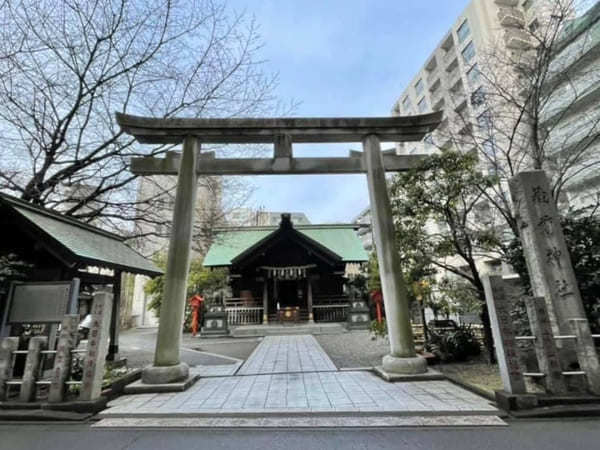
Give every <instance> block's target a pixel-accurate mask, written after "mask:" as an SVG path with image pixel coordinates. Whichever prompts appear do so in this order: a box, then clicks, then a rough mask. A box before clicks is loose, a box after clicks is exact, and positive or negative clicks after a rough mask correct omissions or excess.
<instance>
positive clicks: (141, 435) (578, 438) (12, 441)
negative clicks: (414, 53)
mask: <svg viewBox="0 0 600 450" xmlns="http://www.w3.org/2000/svg"><path fill="white" fill-rule="evenodd" d="M313 448H314V449H320V450H325V449H344V450H349V449H388V448H389V449H396V450H398V449H424V450H436V449H444V450H454V449H461V450H466V449H477V450H487V449H502V450H510V449H518V450H530V449H543V450H555V449H556V450H559V449H560V450H564V449H568V450H580V449H581V450H583V449H585V450H592V449H598V448H600V420H567V419H561V420H543V421H542V420H540V421H532V420H528V421H514V422H511V423H510V426H508V427H498V428H395V429H389V428H386V429H382V428H380V429H375V428H368V429H367V428H359V429H356V428H354V429H317V430H310V429H308V430H306V429H304V430H300V429H296V430H272V429H271V430H256V429H237V430H236V429H227V430H206V429H185V428H180V429H167V430H164V429H163V430H117V431H115V430H105V429H94V428H90V427H89V425H84V424H76V425H74V424H56V423H55V424H50V423H45V424H37V425H36V424H0V450H5V449H6V450H21V449H22V450H54V449H57V450H58V449H60V450H64V449H85V450H100V449H108V450H126V449H127V450H129V449H139V450H151V449H235V450H246V449H249V450H250V449H261V450H264V449H268V450H277V449H285V450H293V449H302V450H307V449H313Z"/></svg>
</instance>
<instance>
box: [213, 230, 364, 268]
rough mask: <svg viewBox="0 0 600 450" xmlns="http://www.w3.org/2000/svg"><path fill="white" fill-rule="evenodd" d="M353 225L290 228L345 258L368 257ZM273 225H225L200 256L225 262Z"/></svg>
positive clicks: (265, 234)
mask: <svg viewBox="0 0 600 450" xmlns="http://www.w3.org/2000/svg"><path fill="white" fill-rule="evenodd" d="M355 227H356V226H355V225H298V226H295V227H294V229H295V230H297V231H299V232H300V233H302V234H304V235H305V236H308V237H309V238H311V239H313V240H314V241H316V242H318V243H319V244H321V245H323V246H324V247H327V248H328V249H329V250H330V251H332V252H334V253H336V254H337V255H339V256H340V257H341V258H342V260H343V261H345V262H360V261H367V260H368V259H369V257H368V255H367V253H366V252H365V250H364V249H363V246H362V243H361V241H360V239H359V238H358V236H357V235H356V231H355V230H354V228H355ZM277 229H278V228H277V227H247V228H232V229H229V230H227V229H225V230H222V231H220V232H218V233H217V235H216V236H215V241H214V242H213V244H212V246H211V247H210V249H209V250H208V253H207V254H206V256H205V258H204V265H205V266H229V265H231V261H232V260H233V259H234V258H235V257H236V256H238V255H239V254H240V253H242V252H244V251H245V250H246V249H248V248H249V247H252V246H253V245H254V244H256V243H257V242H259V241H260V240H262V239H263V238H265V237H267V236H269V235H270V234H272V233H274V232H275V231H277Z"/></svg>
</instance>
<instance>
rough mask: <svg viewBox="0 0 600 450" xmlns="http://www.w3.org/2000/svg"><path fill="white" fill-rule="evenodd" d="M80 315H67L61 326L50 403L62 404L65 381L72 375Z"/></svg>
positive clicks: (49, 396)
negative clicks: (72, 352)
mask: <svg viewBox="0 0 600 450" xmlns="http://www.w3.org/2000/svg"><path fill="white" fill-rule="evenodd" d="M78 326H79V314H67V315H66V316H65V317H64V319H63V321H62V324H61V326H60V335H59V336H58V345H57V346H56V355H55V356H54V367H53V368H52V381H51V384H50V392H49V394H48V401H49V402H50V403H57V402H62V401H63V398H64V395H65V381H67V379H68V378H69V375H70V374H71V350H73V349H74V348H75V345H76V344H77V327H78Z"/></svg>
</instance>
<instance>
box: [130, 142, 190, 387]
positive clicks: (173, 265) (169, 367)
mask: <svg viewBox="0 0 600 450" xmlns="http://www.w3.org/2000/svg"><path fill="white" fill-rule="evenodd" d="M199 152H200V145H199V144H198V139H197V138H195V137H192V136H187V137H185V139H184V141H183V152H182V155H181V161H180V163H179V176H178V177H177V190H176V191H175V208H174V210H173V222H172V223H173V225H172V226H173V228H172V230H171V237H170V240H169V255H168V259H167V271H166V274H165V287H164V293H163V301H162V305H161V308H160V322H159V325H158V338H157V340H156V350H155V354H154V365H152V366H149V367H146V368H145V369H144V371H143V372H142V382H143V383H145V384H164V383H174V382H178V381H183V380H186V379H187V378H188V376H189V367H188V365H187V364H186V363H182V362H181V360H180V354H179V353H180V351H179V350H180V347H181V331H182V330H181V327H182V325H183V315H184V311H185V297H186V293H187V292H186V291H187V277H188V271H189V269H190V247H191V242H192V232H193V224H194V210H195V206H196V190H197V181H198V175H197V172H196V167H197V160H198V153H199Z"/></svg>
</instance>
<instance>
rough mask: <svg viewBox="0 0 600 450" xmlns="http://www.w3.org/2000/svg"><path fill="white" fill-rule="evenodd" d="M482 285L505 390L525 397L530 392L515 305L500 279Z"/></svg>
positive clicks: (489, 280)
mask: <svg viewBox="0 0 600 450" xmlns="http://www.w3.org/2000/svg"><path fill="white" fill-rule="evenodd" d="M482 281H483V289H484V291H485V302H486V304H487V307H488V314H489V315H490V323H491V326H492V335H493V336H494V343H495V344H496V355H497V356H498V368H499V369H500V377H501V378H502V384H503V385H504V390H505V391H506V392H508V393H510V394H525V393H527V389H526V387H525V379H524V378H523V371H522V370H521V365H520V361H519V355H518V349H517V346H516V340H515V330H514V327H513V322H512V319H511V317H510V308H511V304H510V301H509V299H508V296H507V295H506V292H505V290H504V282H503V281H502V277H501V276H498V275H494V276H485V277H483V280H482Z"/></svg>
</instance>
